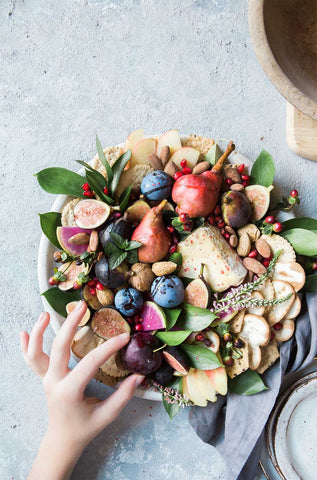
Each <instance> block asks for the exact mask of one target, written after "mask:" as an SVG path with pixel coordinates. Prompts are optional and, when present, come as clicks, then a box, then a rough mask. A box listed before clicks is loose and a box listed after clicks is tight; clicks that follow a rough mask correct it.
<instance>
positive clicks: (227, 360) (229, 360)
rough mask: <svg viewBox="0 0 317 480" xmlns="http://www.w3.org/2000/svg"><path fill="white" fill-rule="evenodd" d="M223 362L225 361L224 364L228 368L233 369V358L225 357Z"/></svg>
mask: <svg viewBox="0 0 317 480" xmlns="http://www.w3.org/2000/svg"><path fill="white" fill-rule="evenodd" d="M222 361H223V363H224V365H225V366H226V367H232V365H233V358H232V357H224V358H223V359H222Z"/></svg>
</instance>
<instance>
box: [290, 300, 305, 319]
mask: <svg viewBox="0 0 317 480" xmlns="http://www.w3.org/2000/svg"><path fill="white" fill-rule="evenodd" d="M301 308H302V303H301V301H300V299H299V296H298V295H295V300H294V302H293V305H292V306H291V308H290V309H289V311H288V312H287V318H290V319H294V318H296V317H297V316H298V315H299V313H300V310H301Z"/></svg>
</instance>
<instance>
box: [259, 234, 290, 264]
mask: <svg viewBox="0 0 317 480" xmlns="http://www.w3.org/2000/svg"><path fill="white" fill-rule="evenodd" d="M261 238H263V240H265V241H266V242H267V243H268V244H269V245H270V247H271V250H272V254H273V255H275V254H276V253H277V252H278V251H279V250H283V251H282V252H281V253H280V255H279V257H278V259H277V262H284V263H288V262H295V261H296V254H295V250H294V248H293V247H292V245H291V244H290V243H289V242H288V241H287V240H286V238H283V237H281V236H280V235H275V234H274V233H273V234H271V235H262V236H261Z"/></svg>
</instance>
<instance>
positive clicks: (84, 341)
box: [71, 326, 104, 358]
mask: <svg viewBox="0 0 317 480" xmlns="http://www.w3.org/2000/svg"><path fill="white" fill-rule="evenodd" d="M102 343H104V340H103V339H102V338H99V337H97V335H95V334H94V333H93V331H92V330H91V328H90V327H87V326H85V327H82V328H80V329H79V330H78V331H77V332H76V334H75V336H74V338H73V341H72V345H71V350H72V352H73V354H74V355H76V357H78V358H84V356H85V355H87V353H89V352H91V350H93V349H94V348H97V347H98V346H99V345H101V344H102Z"/></svg>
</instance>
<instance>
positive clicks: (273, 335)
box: [270, 332, 275, 342]
mask: <svg viewBox="0 0 317 480" xmlns="http://www.w3.org/2000/svg"><path fill="white" fill-rule="evenodd" d="M274 338H275V333H273V332H271V337H270V341H271V342H272V340H274Z"/></svg>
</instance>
